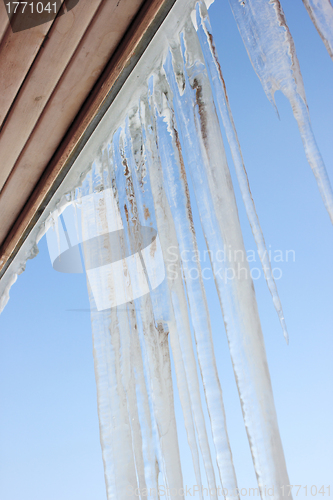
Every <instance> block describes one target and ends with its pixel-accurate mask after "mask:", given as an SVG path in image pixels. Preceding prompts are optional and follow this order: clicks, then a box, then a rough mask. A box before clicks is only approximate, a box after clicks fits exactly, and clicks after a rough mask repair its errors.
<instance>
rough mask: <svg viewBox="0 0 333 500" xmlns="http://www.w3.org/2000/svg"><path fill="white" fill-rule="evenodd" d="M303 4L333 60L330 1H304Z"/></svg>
mask: <svg viewBox="0 0 333 500" xmlns="http://www.w3.org/2000/svg"><path fill="white" fill-rule="evenodd" d="M303 3H304V5H305V7H306V10H307V11H308V13H309V16H310V17H311V20H312V22H313V24H314V25H315V27H316V30H317V31H318V33H319V35H320V37H321V39H322V41H323V42H324V44H325V47H326V49H327V52H328V53H329V55H330V57H331V59H332V60H333V7H332V4H331V2H330V0H303Z"/></svg>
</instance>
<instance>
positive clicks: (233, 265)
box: [165, 23, 289, 499]
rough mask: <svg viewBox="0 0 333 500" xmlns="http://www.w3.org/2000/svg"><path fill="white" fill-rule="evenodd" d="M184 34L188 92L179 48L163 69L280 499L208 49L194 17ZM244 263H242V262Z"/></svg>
mask: <svg viewBox="0 0 333 500" xmlns="http://www.w3.org/2000/svg"><path fill="white" fill-rule="evenodd" d="M184 36H185V37H186V49H187V51H186V69H187V72H188V73H189V76H187V74H186V73H185V75H184V77H185V87H184V89H183V95H180V91H179V88H178V85H177V83H176V80H175V76H174V75H175V72H176V73H177V74H179V72H180V71H182V69H181V68H182V67H183V65H184V63H183V62H182V60H183V56H182V54H181V53H180V51H179V49H178V50H173V52H172V55H171V53H169V56H168V57H167V60H166V63H165V70H166V74H167V75H168V78H170V83H171V88H172V91H173V94H174V105H175V108H176V113H177V120H178V123H179V127H180V129H181V132H182V137H183V143H184V145H185V152H186V157H187V163H188V166H189V170H190V172H191V177H192V183H193V187H194V191H195V196H196V201H197V205H198V208H199V213H200V219H201V224H202V227H203V231H204V235H205V238H206V242H207V246H208V249H209V250H210V257H211V260H212V268H213V271H214V275H215V283H216V287H217V292H218V295H219V298H220V303H221V307H222V311H223V317H224V321H225V326H226V332H227V336H228V341H229V347H230V353H231V357H232V362H233V367H234V371H235V378H236V382H237V386H238V390H239V394H240V400H241V404H242V409H243V414H244V422H245V427H246V430H247V433H248V438H249V443H250V447H251V452H252V456H253V462H254V466H255V470H256V473H257V477H258V483H259V487H260V488H261V489H262V488H263V487H264V485H265V484H272V485H274V488H275V496H274V499H278V498H282V497H281V490H280V487H281V486H282V485H285V484H289V479H288V474H287V471H286V465H285V459H284V453H283V449H282V444H281V438H280V434H279V430H278V424H277V417H276V410H275V405H274V399H273V393H272V387H271V381H270V376H269V371H268V365H267V359H266V352H265V347H264V340H263V336H262V331H261V325H260V319H259V314H258V308H257V303H256V298H255V292H254V288H253V282H252V279H251V277H250V269H249V265H248V262H247V260H246V259H244V256H245V248H244V243H243V238H242V233H241V228H240V224H239V219H238V211H237V206H236V201H235V196H234V191H233V187H232V182H231V178H230V172H229V170H228V165H227V161H226V157H225V152H224V147H223V142H222V137H221V132H220V128H219V124H218V119H217V115H216V111H215V109H214V105H213V98H212V95H211V91H210V86H209V81H208V75H207V74H206V72H205V66H204V64H203V62H201V61H202V58H203V56H202V53H201V55H200V52H201V49H200V45H199V42H198V40H197V36H196V33H195V30H194V28H193V26H192V23H191V24H190V23H188V24H187V25H186V27H185V29H184ZM189 47H190V48H191V50H190V52H189ZM184 50H185V49H184ZM223 248H224V249H225V250H226V249H227V250H228V251H227V252H226V253H227V255H226V258H227V260H226V262H220V261H219V260H218V255H219V252H220V251H221V249H223ZM229 249H230V251H231V252H232V255H231V257H230V256H229ZM239 254H240V255H241V257H239ZM242 256H243V258H242ZM240 266H243V267H241V269H240ZM230 271H232V273H231V276H230ZM240 271H241V272H243V275H240ZM244 274H245V278H244Z"/></svg>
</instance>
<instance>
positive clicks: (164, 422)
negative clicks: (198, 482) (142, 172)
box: [113, 130, 183, 498]
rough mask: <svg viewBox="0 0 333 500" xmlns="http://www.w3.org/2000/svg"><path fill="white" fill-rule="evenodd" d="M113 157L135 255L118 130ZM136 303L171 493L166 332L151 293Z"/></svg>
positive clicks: (177, 474) (173, 437)
mask: <svg viewBox="0 0 333 500" xmlns="http://www.w3.org/2000/svg"><path fill="white" fill-rule="evenodd" d="M124 140H125V145H124ZM113 154H114V156H113V159H114V165H115V179H116V185H117V191H118V196H119V208H120V213H121V216H122V220H123V225H124V227H125V228H127V230H128V232H130V231H131V230H132V231H133V229H134V231H133V235H134V239H133V240H132V241H131V242H130V247H131V249H132V252H133V253H134V252H136V251H137V249H138V248H140V232H139V231H137V225H138V222H139V211H138V204H137V201H136V197H135V190H134V185H133V178H132V175H131V165H130V160H129V158H127V157H126V137H125V138H124V136H123V135H122V134H121V131H120V130H119V131H118V132H117V133H116V134H115V136H114V140H113ZM141 208H142V207H141ZM131 227H132V229H131ZM135 303H136V312H137V324H138V334H139V338H140V343H141V349H142V352H143V358H144V364H145V374H146V384H147V387H148V393H149V395H150V396H149V397H150V402H151V406H152V409H153V420H154V421H155V424H156V427H157V433H158V437H159V443H158V444H159V461H160V464H159V465H160V470H161V472H162V474H163V476H164V481H165V485H166V486H167V487H168V488H170V490H173V491H177V492H179V490H180V489H181V487H182V484H183V481H182V473H181V465H180V457H179V449H178V439H177V430H176V421H175V415H174V404H173V390H172V380H171V365H170V356H169V346H168V335H167V334H168V332H167V331H165V328H164V326H163V324H161V323H158V322H155V318H154V312H153V304H152V298H151V296H150V294H146V295H144V296H142V297H140V298H138V299H137V300H136V302H135ZM173 496H174V495H171V496H170V498H173ZM175 498H176V497H175Z"/></svg>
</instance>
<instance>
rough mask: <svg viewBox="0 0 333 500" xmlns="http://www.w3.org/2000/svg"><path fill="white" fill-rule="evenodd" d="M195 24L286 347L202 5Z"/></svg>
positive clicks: (278, 304)
mask: <svg viewBox="0 0 333 500" xmlns="http://www.w3.org/2000/svg"><path fill="white" fill-rule="evenodd" d="M200 14H201V15H200ZM197 25H198V36H199V40H200V44H201V48H202V51H203V54H204V57H205V62H206V65H207V68H208V71H209V72H210V75H211V80H212V83H213V87H214V90H215V95H216V100H217V105H218V108H219V111H220V114H221V117H222V121H223V125H224V128H225V131H226V135H227V139H228V143H229V146H230V150H231V155H232V159H233V161H234V165H235V170H236V174H237V179H238V183H239V187H240V190H241V194H242V198H243V201H244V205H245V209H246V213H247V217H248V219H249V222H250V225H251V229H252V234H253V237H254V240H255V242H256V245H257V248H258V254H259V257H260V261H261V264H262V268H263V270H264V274H265V278H266V282H267V285H268V288H269V291H270V292H271V295H272V298H273V304H274V307H275V309H276V312H277V313H278V316H279V319H280V323H281V326H282V330H283V335H284V338H285V339H286V342H287V344H288V343H289V337H288V331H287V325H286V321H285V318H284V314H283V309H282V304H281V300H280V297H279V294H278V290H277V286H276V283H275V280H274V276H273V272H272V266H271V262H270V259H269V253H268V251H267V247H266V243H265V239H264V235H263V232H262V229H261V227H260V222H259V218H258V215H257V211H256V207H255V204H254V201H253V198H252V194H251V188H250V184H249V179H248V176H247V172H246V168H245V165H244V160H243V155H242V151H241V147H240V143H239V140H238V136H237V131H236V127H235V123H234V120H233V116H232V113H231V109H230V105H229V99H228V95H227V89H226V86H225V83H224V79H223V75H222V70H221V66H220V63H219V61H218V57H217V51H216V48H215V45H214V41H213V35H212V29H211V26H210V21H209V17H208V12H207V9H206V8H205V7H204V6H203V4H202V3H201V13H200V7H199V3H198V4H197Z"/></svg>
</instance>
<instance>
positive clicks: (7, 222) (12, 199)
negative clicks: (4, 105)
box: [0, 0, 142, 243]
mask: <svg viewBox="0 0 333 500" xmlns="http://www.w3.org/2000/svg"><path fill="white" fill-rule="evenodd" d="M141 4H142V0H122V2H121V3H119V1H118V0H105V1H104V2H103V3H102V4H101V6H100V9H99V11H98V15H96V16H95V17H94V19H93V20H92V22H91V24H90V25H89V28H88V29H87V31H86V33H85V35H84V37H83V38H82V40H81V42H80V44H79V46H78V48H77V50H76V52H75V54H74V55H73V57H72V59H71V61H70V64H69V65H68V66H67V68H66V70H65V72H64V73H63V75H62V77H61V79H60V81H59V82H58V85H57V87H56V88H55V90H54V92H53V94H52V96H51V98H50V99H49V101H48V102H47V105H46V107H45V108H44V110H43V112H42V114H41V116H40V119H39V121H38V123H37V125H36V127H35V129H34V130H33V131H32V133H31V135H30V138H29V141H28V142H27V144H26V146H25V147H24V149H23V151H22V153H21V155H20V157H19V159H18V161H17V162H16V164H15V167H14V169H13V170H12V173H11V174H10V176H9V177H8V178H7V181H6V184H5V185H4V186H3V189H2V191H1V193H0V214H1V226H0V243H2V241H3V239H4V237H5V236H6V234H7V232H8V230H9V229H10V227H11V226H12V224H13V222H14V221H15V219H16V217H17V216H18V214H19V213H20V210H21V209H22V208H23V206H24V204H25V202H26V201H27V199H28V198H29V196H30V194H31V192H32V191H33V189H34V187H35V185H36V184H37V182H38V180H39V178H40V176H41V175H42V173H43V171H44V170H45V167H46V165H47V164H48V163H49V161H50V160H51V158H52V156H53V155H54V153H55V151H56V149H57V147H58V146H59V144H60V142H61V140H62V139H63V137H64V135H65V134H66V131H67V130H68V128H69V127H70V125H71V123H72V122H73V120H74V118H75V116H76V115H77V113H78V112H79V110H80V108H81V107H82V105H83V103H84V101H85V99H86V98H87V96H88V95H89V93H90V92H91V90H92V88H93V86H94V84H95V83H96V80H97V79H98V77H99V76H100V75H101V73H102V71H103V70H104V68H105V66H106V64H107V62H108V61H109V59H110V57H111V55H112V54H113V53H114V51H115V49H116V47H117V46H118V44H119V42H120V40H121V38H122V37H123V35H124V33H125V32H126V29H127V28H128V26H129V25H130V23H131V20H132V18H133V17H134V16H135V14H136V13H137V11H138V10H139V7H140V5H141ZM70 14H71V12H69V13H68V14H66V16H69V15H70ZM66 16H63V17H66ZM13 133H15V129H14V131H13ZM20 134H21V132H20ZM13 139H15V138H13ZM9 154H10V152H9ZM0 158H1V156H0ZM15 192H16V193H17V192H19V193H20V196H13V193H15Z"/></svg>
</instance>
